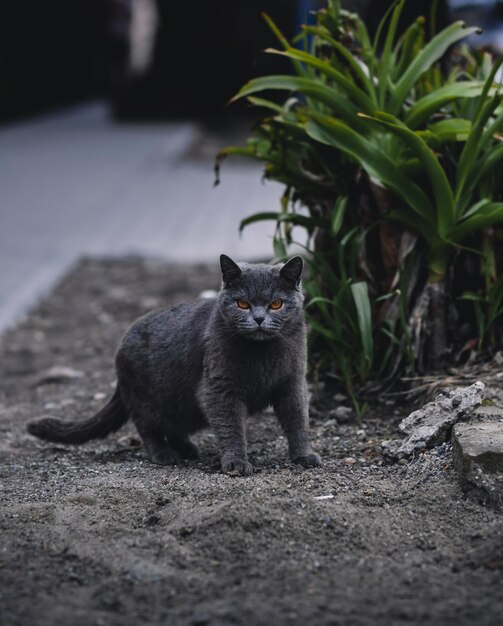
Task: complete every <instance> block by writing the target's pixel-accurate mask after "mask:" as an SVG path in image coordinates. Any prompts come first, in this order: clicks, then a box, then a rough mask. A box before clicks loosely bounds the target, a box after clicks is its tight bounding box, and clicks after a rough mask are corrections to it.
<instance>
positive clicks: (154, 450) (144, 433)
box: [136, 423, 182, 465]
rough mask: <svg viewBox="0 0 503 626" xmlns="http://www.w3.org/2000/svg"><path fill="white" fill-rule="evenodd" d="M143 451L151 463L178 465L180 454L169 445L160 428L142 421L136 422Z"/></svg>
mask: <svg viewBox="0 0 503 626" xmlns="http://www.w3.org/2000/svg"><path fill="white" fill-rule="evenodd" d="M136 428H137V430H138V434H139V435H140V437H141V439H142V441H143V446H144V448H145V453H146V455H147V457H148V458H149V460H150V461H151V462H152V463H156V464H157V465H179V464H180V463H181V460H182V457H181V455H180V454H179V453H178V452H177V451H176V450H175V449H174V448H173V447H171V446H170V445H169V442H168V441H167V439H166V435H165V434H164V431H163V430H162V429H161V428H157V427H155V426H152V425H145V424H144V423H141V424H136Z"/></svg>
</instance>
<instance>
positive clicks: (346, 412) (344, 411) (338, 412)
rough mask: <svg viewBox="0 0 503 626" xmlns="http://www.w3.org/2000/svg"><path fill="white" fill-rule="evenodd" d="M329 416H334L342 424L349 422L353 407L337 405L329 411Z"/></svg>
mask: <svg viewBox="0 0 503 626" xmlns="http://www.w3.org/2000/svg"><path fill="white" fill-rule="evenodd" d="M329 415H330V417H335V418H336V420H337V421H338V422H340V423H341V424H343V423H344V422H349V421H350V420H351V419H352V417H353V415H354V413H353V409H352V408H350V407H349V406H338V407H337V408H336V409H333V410H332V411H330V413H329Z"/></svg>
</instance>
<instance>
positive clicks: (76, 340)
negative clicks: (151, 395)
mask: <svg viewBox="0 0 503 626" xmlns="http://www.w3.org/2000/svg"><path fill="white" fill-rule="evenodd" d="M217 286H218V274H217V272H216V269H209V268H208V267H206V266H183V265H181V266H175V265H166V264H163V263H160V262H153V261H142V260H141V259H134V258H131V259H124V260H122V261H98V260H88V261H84V262H82V263H81V264H80V265H78V266H76V267H75V268H74V270H73V271H71V272H70V273H69V275H67V277H66V278H65V279H64V281H63V282H62V283H61V284H60V285H59V286H58V288H57V289H56V290H55V292H54V293H53V294H52V295H51V296H50V297H49V298H48V299H46V300H45V301H44V302H43V303H42V304H41V305H40V306H39V307H38V308H37V309H36V310H35V311H33V313H32V314H30V315H29V316H28V317H27V318H26V319H25V320H23V321H22V322H21V323H20V324H19V325H18V326H17V327H15V328H13V329H12V330H11V331H9V332H7V333H5V334H4V335H3V337H2V339H1V345H0V432H1V437H0V476H1V482H0V486H1V492H0V502H1V507H0V537H1V540H0V623H1V624H2V625H5V626H7V625H14V624H22V625H28V624H37V625H38V626H46V625H47V626H49V625H50V626H59V625H61V626H63V625H64V626H67V625H68V624H72V625H75V626H81V625H82V626H84V625H86V626H87V625H107V626H108V625H120V626H129V625H131V626H133V625H135V626H136V625H138V624H147V625H150V624H152V625H154V624H156V625H157V624H193V625H196V626H197V625H199V626H201V625H205V624H208V625H215V626H216V625H219V626H224V625H227V626H230V625H233V624H241V625H250V626H252V625H253V626H254V625H257V626H258V625H263V624H275V625H276V624H278V625H282V624H302V625H304V624H307V623H310V624H314V625H325V624H327V625H329V624H330V625H334V626H335V625H341V626H342V625H346V624H347V625H353V624H354V625H360V624H361V625H383V626H389V625H394V624H404V625H405V624H428V625H437V624H452V625H456V626H460V625H465V624H466V625H468V624H477V625H485V624H487V625H488V626H489V625H490V626H494V625H495V624H499V623H501V615H502V611H503V594H502V592H501V591H502V588H503V519H502V517H501V515H499V514H497V513H496V512H494V511H492V510H491V509H487V508H484V507H483V506H481V505H479V504H477V503H476V502H473V501H471V500H469V499H467V498H465V496H464V495H463V493H462V491H461V489H460V487H459V484H458V479H457V476H456V474H455V472H454V470H453V468H452V459H451V450H450V446H449V445H444V446H443V447H441V448H439V449H437V450H435V451H433V452H430V453H427V454H422V455H419V456H418V457H417V458H416V459H415V460H413V461H412V462H411V463H409V464H406V465H394V466H385V465H382V463H381V460H380V456H379V454H378V452H377V451H376V449H377V448H378V446H379V443H380V442H381V441H382V440H383V439H385V438H387V437H389V435H390V434H392V433H393V431H394V428H395V426H396V421H397V417H398V416H397V415H396V414H394V413H393V410H392V408H391V407H390V408H389V411H390V414H389V416H387V418H383V417H379V418H378V417H374V416H373V415H372V414H370V415H369V416H368V417H366V418H365V419H364V422H363V423H362V424H356V423H346V424H338V423H337V422H336V421H335V420H333V419H328V418H327V416H326V415H325V414H324V413H323V412H321V413H318V414H317V416H316V418H315V419H314V420H313V425H312V430H313V440H314V443H315V446H316V448H317V450H318V451H319V452H320V453H321V454H322V455H323V458H324V466H323V467H322V468H319V469H316V470H302V469H300V468H298V467H295V466H292V465H291V464H290V463H289V462H288V461H287V455H286V442H285V440H284V438H283V437H282V435H281V432H280V430H279V427H278V425H277V423H276V421H275V419H274V416H273V415H271V414H265V415H261V416H257V417H256V418H254V419H253V420H251V422H250V425H249V439H250V442H251V445H250V451H251V461H252V463H253V464H254V466H255V468H256V473H255V475H254V476H252V477H250V478H234V477H229V476H225V475H222V474H221V473H220V471H219V459H218V451H217V447H216V442H215V439H214V437H213V436H212V434H211V433H209V432H206V433H203V434H201V435H200V436H198V437H197V441H196V443H197V444H198V445H199V447H200V451H201V459H200V461H198V462H191V463H187V464H186V465H183V466H180V467H176V468H162V467H158V466H153V465H151V464H149V463H148V462H147V461H146V460H145V457H144V454H143V450H142V449H141V446H139V445H138V443H139V442H138V440H137V437H136V435H135V432H134V430H133V429H132V427H130V426H129V427H126V428H124V429H123V430H122V431H120V432H119V433H116V434H115V435H113V436H110V437H109V438H108V439H106V440H104V441H101V442H98V443H90V444H87V445H85V446H82V447H78V448H72V447H65V446H59V445H58V446H55V445H51V444H45V443H42V442H39V441H37V440H35V439H33V438H32V437H30V436H29V435H28V434H27V433H26V432H25V423H26V422H27V420H28V419H30V418H32V417H35V416H38V415H41V414H47V413H51V414H54V415H58V416H65V417H68V418H76V417H83V416H86V415H88V414H89V413H91V412H93V411H95V410H96V409H98V408H99V406H100V405H101V404H103V402H104V398H105V397H106V396H108V394H109V393H110V391H111V387H112V385H113V383H114V371H113V352H114V349H115V347H116V345H117V342H118V340H119V338H120V336H121V334H122V333H123V332H124V330H125V329H126V328H127V326H128V325H129V323H130V322H131V321H132V320H133V319H134V318H135V317H137V316H138V315H140V314H142V313H143V312H145V311H146V310H149V309H152V308H155V307H157V306H164V305H171V304H173V303H175V302H179V301H182V300H186V299H188V298H191V297H194V296H195V295H197V294H198V293H199V292H200V291H201V290H203V289H206V288H211V287H217ZM55 365H60V366H65V367H70V368H73V369H75V370H77V371H79V372H82V374H83V376H81V377H78V378H67V379H64V380H62V381H60V382H53V383H50V382H49V381H44V380H43V373H44V372H45V371H47V369H48V368H50V367H53V366H55ZM41 377H42V379H41ZM334 406H336V403H335V401H334ZM381 409H382V407H381ZM381 413H383V411H382V410H381ZM384 413H386V412H385V411H384ZM348 457H350V458H351V461H353V460H354V461H355V462H348Z"/></svg>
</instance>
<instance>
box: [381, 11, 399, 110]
mask: <svg viewBox="0 0 503 626" xmlns="http://www.w3.org/2000/svg"><path fill="white" fill-rule="evenodd" d="M404 1H405V0H399V1H398V2H397V3H396V6H395V8H394V9H393V13H392V15H391V19H390V22H389V26H388V30H387V33H386V37H385V39H384V48H383V51H382V54H381V59H380V62H379V73H380V76H379V106H380V107H381V108H384V106H385V98H386V87H387V86H388V84H389V83H388V78H389V79H391V72H392V69H393V65H394V58H393V55H392V54H391V50H392V48H393V42H394V40H395V35H396V29H397V27H398V20H399V19H400V15H401V13H402V9H403V5H404Z"/></svg>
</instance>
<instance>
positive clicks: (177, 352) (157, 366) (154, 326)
mask: <svg viewBox="0 0 503 626" xmlns="http://www.w3.org/2000/svg"><path fill="white" fill-rule="evenodd" d="M220 266H221V269H222V277H223V284H222V288H221V290H220V293H219V294H218V297H217V298H213V299H208V300H200V301H198V302H195V303H191V304H182V305H180V306H177V307H175V308H173V309H170V310H162V311H154V312H153V313H149V314H148V315H145V316H144V317H142V318H140V319H139V320H137V321H136V322H135V323H134V324H133V325H132V326H131V328H130V329H129V330H128V331H127V333H126V335H125V336H124V338H123V339H122V342H121V344H120V346H119V349H118V351H117V355H116V368H117V378H118V383H117V388H116V390H115V393H114V395H113V396H112V398H111V399H110V401H109V402H108V403H107V404H106V406H105V407H104V408H103V409H102V410H101V411H99V412H98V413H97V414H96V415H95V416H94V417H91V418H90V419H88V420H86V421H83V422H70V423H68V422H63V421H61V420H58V419H55V418H51V417H43V418H40V419H38V420H34V421H32V422H30V423H29V424H28V431H29V432H30V433H31V434H32V435H36V436H37V437H40V438H41V439H46V440H48V441H56V442H61V443H73V444H79V443H84V442H86V441H89V440H90V439H96V438H103V437H106V436H107V435H108V434H109V433H111V432H113V431H115V430H117V429H118V428H120V427H121V426H122V425H123V424H124V423H125V422H126V421H127V419H128V418H131V419H132V420H133V421H134V423H135V425H136V428H137V429H138V433H139V434H140V436H141V438H142V440H143V444H144V446H145V450H146V453H147V456H148V458H149V459H150V460H151V461H152V462H154V463H158V464H160V465H173V464H176V463H179V462H180V460H181V458H184V459H194V458H197V448H196V447H195V446H194V444H193V443H192V442H191V441H190V439H189V435H190V434H191V433H194V432H196V431H197V430H199V429H201V428H204V427H206V426H208V425H209V426H210V427H211V428H212V429H213V430H214V432H215V433H216V435H217V438H218V443H219V446H220V452H221V460H222V469H223V471H224V472H231V473H236V474H241V475H249V474H251V473H252V472H253V467H252V466H251V464H250V463H249V462H248V458H247V450H246V447H247V446H246V433H245V421H246V417H247V416H248V415H249V414H252V413H255V412H257V411H260V410H262V409H264V408H266V407H267V406H269V405H272V406H273V407H274V410H275V411H276V414H277V416H278V419H279V421H280V424H281V426H282V428H283V430H284V432H285V435H286V437H287V439H288V447H289V454H290V459H291V460H292V461H293V462H294V463H298V464H300V465H302V466H304V467H315V466H317V465H320V464H321V459H320V457H319V455H318V454H316V453H315V452H313V450H312V448H311V446H310V444H309V439H308V423H309V416H308V401H307V389H306V329H305V322H304V314H303V309H302V302H303V296H302V292H301V287H300V278H301V274H302V266H303V261H302V258H301V257H299V256H296V257H293V258H292V259H290V261H288V262H287V263H286V264H285V265H274V266H270V265H262V264H248V263H241V264H239V265H238V264H237V263H235V262H234V261H233V260H232V259H230V258H229V257H228V256H225V255H224V254H223V255H222V256H221V257H220Z"/></svg>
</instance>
